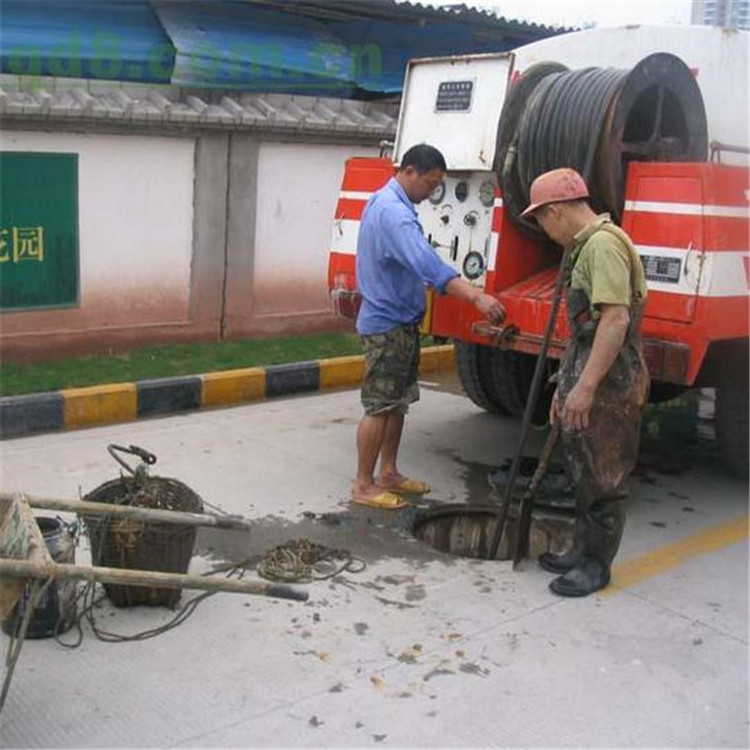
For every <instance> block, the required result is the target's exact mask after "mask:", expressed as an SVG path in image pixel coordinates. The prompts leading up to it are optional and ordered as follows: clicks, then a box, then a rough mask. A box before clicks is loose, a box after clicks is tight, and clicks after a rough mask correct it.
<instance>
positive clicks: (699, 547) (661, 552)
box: [602, 514, 750, 595]
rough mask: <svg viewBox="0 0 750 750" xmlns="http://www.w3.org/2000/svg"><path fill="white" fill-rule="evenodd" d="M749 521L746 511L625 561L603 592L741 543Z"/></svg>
mask: <svg viewBox="0 0 750 750" xmlns="http://www.w3.org/2000/svg"><path fill="white" fill-rule="evenodd" d="M749 521H750V515H747V514H745V515H743V516H739V517H738V518H734V519H733V520H731V521H727V523H723V524H721V525H719V526H714V527H713V528H710V529H706V530H705V531H701V532H699V533H698V534H693V535H692V536H688V537H685V539H680V540H679V541H677V542H671V543H670V544H664V545H662V546H661V547H656V548H655V549H652V550H651V551H650V552H646V553H645V554H643V555H638V557H633V558H631V559H629V560H624V561H623V562H621V563H618V564H617V565H614V566H613V567H612V584H611V586H610V587H609V588H608V589H605V590H604V591H602V594H603V595H606V594H607V593H614V591H615V590H617V589H625V588H628V587H630V586H635V585H636V584H639V583H642V582H643V581H645V580H647V579H648V578H653V577H654V576H657V575H660V574H661V573H665V572H666V571H668V570H671V569H672V568H676V567H678V566H680V565H682V564H683V563H685V562H687V561H688V560H690V559H692V558H693V557H698V556H699V555H705V554H707V553H709V552H714V551H715V550H718V549H722V548H723V547H728V546H729V545H730V544H735V543H736V542H741V541H742V540H743V539H747V538H748V530H749V529H748V522H749Z"/></svg>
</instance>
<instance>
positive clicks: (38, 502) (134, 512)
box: [0, 492, 251, 531]
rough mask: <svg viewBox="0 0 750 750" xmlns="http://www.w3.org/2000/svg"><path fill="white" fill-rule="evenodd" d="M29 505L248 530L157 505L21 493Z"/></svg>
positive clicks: (224, 519)
mask: <svg viewBox="0 0 750 750" xmlns="http://www.w3.org/2000/svg"><path fill="white" fill-rule="evenodd" d="M14 497H15V495H14V494H13V493H10V492H0V501H12V500H13V498H14ZM22 497H23V498H24V499H25V500H26V501H27V502H28V503H29V505H30V506H31V507H32V508H41V509H42V510H59V511H69V512H71V513H78V514H79V515H85V514H91V515H93V516H110V517H112V518H136V519H139V520H141V521H153V522H159V523H179V524H185V525H187V526H213V527H215V528H217V529H235V530H237V531H250V529H251V525H250V524H249V523H248V522H247V521H245V520H243V519H241V518H236V517H233V516H214V515H210V514H208V513H187V512H185V511H181V510H159V509H158V508H141V507H136V506H132V505H115V504H110V503H91V502H87V501H86V500H64V499H63V498H57V497H35V496H34V495H26V494H24V495H22Z"/></svg>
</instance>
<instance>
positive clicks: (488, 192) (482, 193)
mask: <svg viewBox="0 0 750 750" xmlns="http://www.w3.org/2000/svg"><path fill="white" fill-rule="evenodd" d="M479 200H480V201H482V205H483V206H487V208H489V207H490V206H492V205H493V204H494V203H495V186H494V185H493V184H492V180H487V182H483V183H482V186H481V187H480V188H479Z"/></svg>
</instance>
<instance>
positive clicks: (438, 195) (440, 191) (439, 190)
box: [430, 182, 445, 204]
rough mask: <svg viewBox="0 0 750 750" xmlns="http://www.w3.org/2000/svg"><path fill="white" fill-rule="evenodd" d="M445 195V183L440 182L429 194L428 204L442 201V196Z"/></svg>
mask: <svg viewBox="0 0 750 750" xmlns="http://www.w3.org/2000/svg"><path fill="white" fill-rule="evenodd" d="M444 195H445V183H444V182H441V183H440V184H439V185H438V186H437V187H436V188H435V189H434V190H433V191H432V192H431V193H430V203H435V204H438V203H440V201H441V200H443V196H444Z"/></svg>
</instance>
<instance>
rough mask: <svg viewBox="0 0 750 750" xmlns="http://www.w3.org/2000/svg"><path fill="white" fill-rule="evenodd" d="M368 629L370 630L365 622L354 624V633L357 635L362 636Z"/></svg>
mask: <svg viewBox="0 0 750 750" xmlns="http://www.w3.org/2000/svg"><path fill="white" fill-rule="evenodd" d="M369 629H370V626H369V625H368V624H367V623H366V622H355V623H354V632H355V633H356V634H357V635H364V634H365V633H366V632H367V631H368V630H369Z"/></svg>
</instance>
